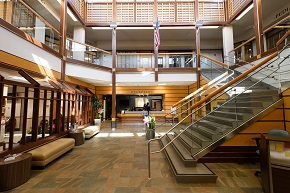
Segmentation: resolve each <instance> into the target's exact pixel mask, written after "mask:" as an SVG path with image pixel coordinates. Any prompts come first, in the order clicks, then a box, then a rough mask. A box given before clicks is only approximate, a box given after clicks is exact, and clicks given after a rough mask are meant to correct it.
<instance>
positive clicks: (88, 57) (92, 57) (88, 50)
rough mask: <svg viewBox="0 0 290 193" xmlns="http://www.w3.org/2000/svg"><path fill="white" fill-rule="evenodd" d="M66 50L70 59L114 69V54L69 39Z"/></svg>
mask: <svg viewBox="0 0 290 193" xmlns="http://www.w3.org/2000/svg"><path fill="white" fill-rule="evenodd" d="M66 50H67V57H68V58H71V59H75V60H79V61H83V62H88V63H93V64H97V65H102V66H106V67H110V68H111V67H112V54H111V53H110V52H107V51H105V50H102V49H100V48H97V47H94V46H91V45H88V44H84V43H80V42H77V41H75V40H73V39H70V38H67V41H66Z"/></svg>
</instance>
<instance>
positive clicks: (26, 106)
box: [21, 87, 29, 144]
mask: <svg viewBox="0 0 290 193" xmlns="http://www.w3.org/2000/svg"><path fill="white" fill-rule="evenodd" d="M28 93H29V89H28V87H25V93H24V103H23V121H22V138H21V144H25V143H26V140H25V139H26V129H27V111H28V96H29V95H28Z"/></svg>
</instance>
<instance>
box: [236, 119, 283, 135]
mask: <svg viewBox="0 0 290 193" xmlns="http://www.w3.org/2000/svg"><path fill="white" fill-rule="evenodd" d="M273 128H277V129H283V128H284V122H283V121H279V122H260V121H258V122H256V123H254V124H252V125H251V126H249V127H248V128H246V129H244V130H243V131H242V132H241V133H268V132H269V131H270V130H271V129H273Z"/></svg>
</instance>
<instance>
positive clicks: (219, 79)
mask: <svg viewBox="0 0 290 193" xmlns="http://www.w3.org/2000/svg"><path fill="white" fill-rule="evenodd" d="M202 56H203V55H202ZM206 58H207V59H209V60H212V61H214V62H216V63H218V64H220V65H222V66H223V67H226V68H228V69H229V66H228V65H227V64H224V63H222V62H220V61H217V60H214V59H212V58H210V57H206ZM231 72H232V73H231V74H229V73H228V72H224V73H222V74H221V75H220V76H218V77H216V78H215V79H213V80H211V81H210V82H208V83H207V84H205V85H204V86H202V87H200V88H199V89H197V90H196V91H194V92H192V93H191V94H189V95H187V96H186V97H184V98H183V99H181V100H180V101H178V102H177V103H175V104H174V105H172V107H173V108H174V107H176V106H177V105H179V104H180V103H183V102H185V101H187V102H185V103H183V104H182V105H181V106H179V107H177V108H176V109H172V110H171V111H170V112H169V113H167V114H165V115H164V116H163V117H160V118H158V119H157V120H156V121H158V120H161V119H165V122H163V123H162V124H159V125H157V126H156V128H155V129H157V128H159V127H161V126H163V125H164V124H166V123H167V122H166V117H167V116H168V115H172V114H174V116H173V117H172V118H171V120H172V122H173V121H174V119H175V118H177V117H178V116H179V115H181V114H183V113H185V112H186V111H187V110H188V109H186V110H183V111H181V112H180V113H178V114H176V112H177V111H178V110H179V109H181V108H182V107H183V106H185V105H187V104H188V103H190V102H191V101H193V100H194V99H196V98H197V97H200V96H201V95H202V94H203V93H204V92H206V91H208V90H209V89H212V88H213V87H215V84H218V83H220V82H222V81H223V80H224V79H226V78H227V77H228V76H232V75H233V73H234V72H233V70H231Z"/></svg>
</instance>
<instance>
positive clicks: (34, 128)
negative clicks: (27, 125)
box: [32, 88, 40, 141]
mask: <svg viewBox="0 0 290 193" xmlns="http://www.w3.org/2000/svg"><path fill="white" fill-rule="evenodd" d="M39 96H40V90H39V88H34V94H33V111H32V112H33V113H32V114H33V116H32V141H36V140H37V135H38V116H39Z"/></svg>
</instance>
